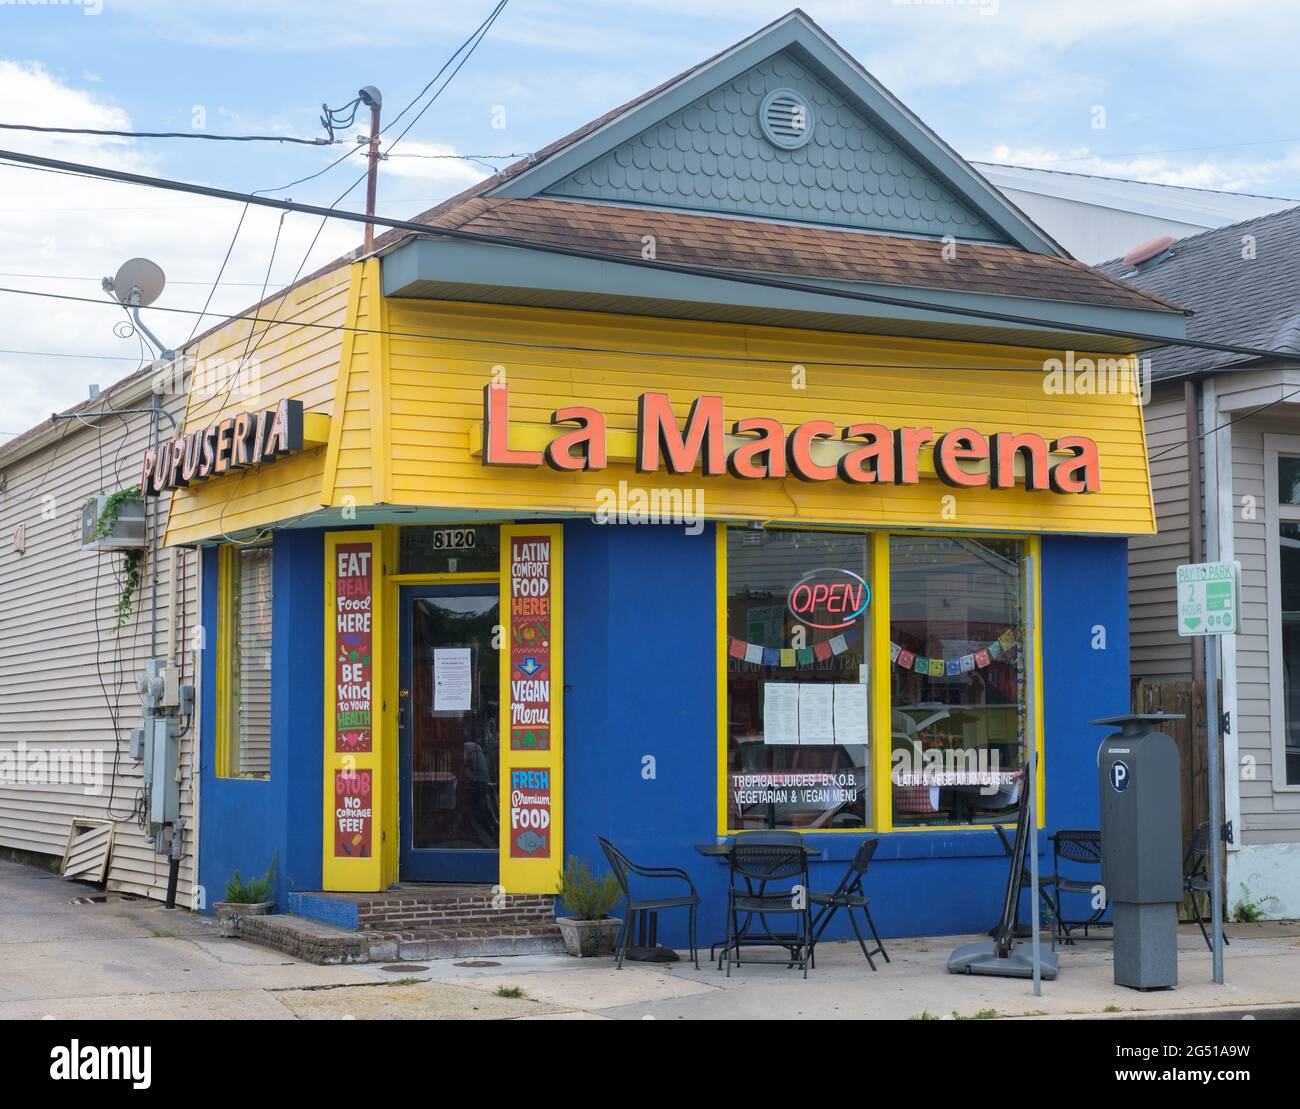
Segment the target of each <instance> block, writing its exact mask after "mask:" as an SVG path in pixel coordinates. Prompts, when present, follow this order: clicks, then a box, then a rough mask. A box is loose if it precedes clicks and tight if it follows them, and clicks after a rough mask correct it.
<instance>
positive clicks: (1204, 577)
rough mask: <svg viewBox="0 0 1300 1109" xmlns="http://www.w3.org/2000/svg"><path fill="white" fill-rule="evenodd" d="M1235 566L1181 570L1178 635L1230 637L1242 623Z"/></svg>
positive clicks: (1195, 566)
mask: <svg viewBox="0 0 1300 1109" xmlns="http://www.w3.org/2000/svg"><path fill="white" fill-rule="evenodd" d="M1238 566H1239V564H1238V563H1236V562H1194V563H1189V564H1187V565H1184V566H1180V567H1178V634H1179V635H1231V634H1235V633H1236V631H1237V625H1238V623H1239V621H1240V616H1239V606H1238V593H1239V592H1240V590H1239V582H1238Z"/></svg>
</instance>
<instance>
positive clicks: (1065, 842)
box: [1048, 828, 1110, 951]
mask: <svg viewBox="0 0 1300 1109" xmlns="http://www.w3.org/2000/svg"><path fill="white" fill-rule="evenodd" d="M1048 838H1049V839H1051V841H1052V887H1053V892H1054V893H1055V895H1056V927H1055V928H1054V929H1053V930H1052V950H1053V951H1055V950H1056V945H1057V943H1058V942H1059V943H1064V944H1071V945H1073V943H1074V940H1075V937H1074V930H1075V929H1076V928H1082V929H1083V938H1084V939H1108V938H1110V937H1105V936H1089V935H1088V929H1089V928H1096V927H1110V922H1109V921H1104V920H1103V919H1102V918H1103V917H1104V916H1105V915H1106V908H1107V904H1106V903H1105V902H1103V903H1102V906H1101V908H1099V909H1095V910H1094V911H1093V912H1092V914H1091V915H1090V916H1087V917H1080V918H1078V919H1077V920H1071V919H1069V918H1067V917H1066V915H1065V895H1066V894H1067V893H1079V894H1087V895H1088V896H1089V897H1093V896H1095V890H1096V887H1097V886H1099V885H1101V832H1100V831H1098V830H1096V829H1095V828H1068V829H1062V830H1061V831H1059V832H1057V833H1056V834H1055V835H1052V836H1049V837H1048ZM1062 860H1064V861H1065V862H1067V863H1071V864H1073V865H1075V866H1089V867H1093V866H1095V867H1096V868H1097V873H1096V875H1084V876H1082V877H1081V876H1079V874H1078V873H1077V872H1075V873H1074V874H1072V875H1063V874H1062V873H1061V862H1062Z"/></svg>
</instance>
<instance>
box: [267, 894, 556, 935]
mask: <svg viewBox="0 0 1300 1109" xmlns="http://www.w3.org/2000/svg"><path fill="white" fill-rule="evenodd" d="M289 911H290V912H291V913H296V914H298V915H299V916H304V917H309V918H311V919H312V920H318V921H320V922H322V923H324V924H332V925H335V926H337V927H339V928H344V929H348V930H352V931H358V930H359V931H363V932H401V931H410V930H412V929H422V928H443V927H450V926H453V925H460V924H465V925H482V926H485V927H486V926H490V925H501V926H505V927H511V928H516V927H524V926H528V925H534V924H536V925H546V924H551V923H552V922H553V921H554V919H555V898H554V897H553V896H549V895H544V894H526V895H505V896H504V897H502V896H501V895H499V894H496V893H494V892H493V890H492V887H490V886H481V885H479V886H468V885H444V886H415V887H412V886H399V887H397V888H396V889H392V890H387V891H384V892H383V893H365V894H357V893H335V892H318V893H313V892H295V893H291V894H290V895H289Z"/></svg>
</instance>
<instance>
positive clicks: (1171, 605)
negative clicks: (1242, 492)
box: [1128, 382, 1195, 681]
mask: <svg viewBox="0 0 1300 1109" xmlns="http://www.w3.org/2000/svg"><path fill="white" fill-rule="evenodd" d="M1145 418H1146V433H1147V452H1148V454H1149V456H1150V458H1151V459H1152V461H1151V492H1152V497H1153V499H1154V500H1155V506H1156V526H1157V528H1158V531H1157V532H1156V534H1155V535H1150V536H1140V537H1136V538H1133V539H1130V540H1129V545H1128V552H1129V553H1128V558H1129V641H1130V651H1131V661H1130V672H1131V673H1132V675H1133V676H1134V677H1140V678H1156V679H1165V680H1170V681H1173V680H1179V679H1189V678H1191V677H1192V649H1191V641H1190V640H1187V639H1183V638H1181V637H1180V636H1179V634H1178V627H1177V623H1176V619H1175V613H1176V598H1177V589H1176V586H1175V584H1174V582H1175V571H1176V569H1177V567H1178V566H1179V564H1180V563H1184V562H1192V561H1195V559H1194V558H1193V557H1192V553H1191V546H1190V542H1191V529H1190V520H1189V517H1188V514H1187V513H1188V507H1187V488H1188V470H1187V466H1188V453H1187V416H1186V407H1185V403H1184V396H1183V385H1182V382H1177V383H1174V384H1172V385H1165V386H1156V387H1155V388H1154V389H1153V391H1152V395H1151V401H1150V403H1149V404H1148V405H1147V406H1146V410H1145Z"/></svg>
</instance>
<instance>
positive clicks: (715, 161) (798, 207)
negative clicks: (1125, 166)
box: [543, 51, 1009, 243]
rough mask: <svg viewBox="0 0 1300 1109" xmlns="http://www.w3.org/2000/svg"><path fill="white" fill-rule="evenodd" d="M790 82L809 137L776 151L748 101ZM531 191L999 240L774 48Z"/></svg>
mask: <svg viewBox="0 0 1300 1109" xmlns="http://www.w3.org/2000/svg"><path fill="white" fill-rule="evenodd" d="M782 88H793V89H795V90H796V91H798V92H800V93H802V94H803V95H804V96H805V97H806V98H807V100H808V101H809V102H810V104H811V105H812V115H813V137H812V139H811V141H809V142H808V144H807V145H806V146H802V147H800V148H798V149H796V150H783V149H781V148H779V147H777V146H774V145H773V144H772V143H770V142H769V141H768V140H767V139H766V138H764V136H763V133H762V130H761V128H760V125H759V118H758V115H759V106H760V104H761V103H762V101H763V98H764V97H765V96H766V95H767V94H768V93H769V92H772V91H774V90H776V89H782ZM543 195H547V196H557V197H569V198H573V199H580V200H596V201H601V200H604V201H616V202H623V203H632V204H645V205H649V206H652V207H656V208H679V209H686V210H690V211H696V212H711V213H721V214H724V215H746V216H760V217H766V218H771V219H779V220H787V221H799V222H807V223H816V224H826V225H831V226H837V227H850V228H858V229H862V230H873V231H893V232H901V233H904V234H909V235H933V236H943V235H953V236H956V237H957V238H958V239H962V240H967V241H971V240H980V241H985V242H999V243H1006V242H1008V241H1009V240H1008V238H1007V236H1006V235H1005V234H1003V233H1002V232H1001V231H999V230H998V229H997V228H995V227H993V226H992V225H991V224H989V223H988V222H987V221H986V220H985V219H984V218H983V217H982V216H980V215H979V214H978V213H977V212H976V211H974V210H973V209H972V208H971V207H970V206H969V205H967V204H965V203H963V201H962V200H961V199H960V198H959V195H958V193H957V192H956V190H954V189H952V188H951V187H949V186H948V185H947V183H945V182H944V181H943V180H942V179H941V178H940V177H939V176H937V175H936V174H935V173H933V172H932V171H931V170H929V169H928V168H927V167H926V166H924V165H923V164H922V162H921V160H920V158H919V157H918V156H917V155H916V154H915V153H914V152H912V151H910V150H908V149H906V148H905V147H904V146H903V145H902V143H901V142H900V141H899V139H898V137H897V136H896V135H893V134H892V133H891V132H889V131H888V129H887V128H885V127H884V126H883V125H882V124H881V123H880V121H879V120H875V119H872V118H871V117H870V114H869V113H868V111H867V110H866V108H865V106H863V105H861V104H857V103H855V102H854V101H853V100H852V99H851V98H850V97H849V96H847V95H845V94H844V93H843V92H841V91H837V90H836V88H835V83H834V82H833V81H830V80H828V79H826V78H825V76H824V75H821V74H819V73H817V72H816V71H815V69H814V67H812V66H809V65H806V64H804V63H802V62H800V61H799V59H797V58H796V57H794V56H793V55H792V54H791V53H790V52H789V51H781V52H779V53H776V54H773V55H772V56H770V57H768V58H766V59H764V60H763V61H761V62H759V63H758V64H756V65H754V66H752V67H750V68H749V69H747V70H746V71H744V72H743V73H740V74H739V75H737V76H736V77H735V78H733V79H732V80H730V81H726V82H725V83H723V84H722V85H721V86H719V87H717V88H715V89H713V90H712V91H710V92H708V93H706V94H704V95H702V96H700V97H698V98H697V99H696V100H695V101H693V102H692V103H691V104H689V105H688V106H686V107H684V108H682V109H680V110H678V111H676V112H674V113H672V114H671V115H669V116H667V117H666V118H664V119H662V120H660V121H658V122H657V123H655V124H653V125H652V126H650V127H648V128H646V129H645V130H643V131H642V132H641V133H640V134H638V135H636V136H634V137H632V138H630V139H628V140H627V141H625V142H623V143H622V144H620V145H619V146H617V147H615V148H614V149H612V150H608V151H606V152H605V153H603V154H602V155H600V156H599V157H597V158H595V159H593V160H592V161H591V162H589V163H587V164H586V165H585V166H583V167H582V168H580V169H579V170H577V171H576V172H574V173H571V174H570V175H569V176H567V177H565V178H564V179H563V180H561V181H559V182H557V183H556V184H554V185H552V186H551V187H550V188H548V189H547V190H545V193H544V194H543Z"/></svg>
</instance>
